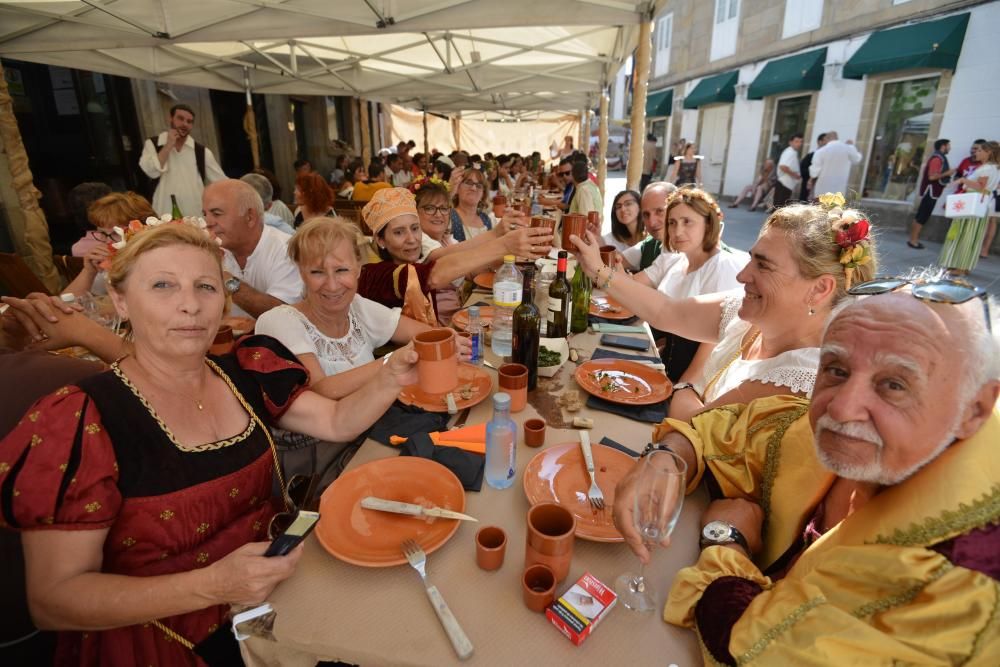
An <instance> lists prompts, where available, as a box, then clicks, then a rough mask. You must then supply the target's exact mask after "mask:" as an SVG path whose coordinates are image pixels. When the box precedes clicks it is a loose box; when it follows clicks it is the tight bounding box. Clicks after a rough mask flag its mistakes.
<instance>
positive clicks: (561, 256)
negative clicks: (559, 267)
mask: <svg viewBox="0 0 1000 667" xmlns="http://www.w3.org/2000/svg"><path fill="white" fill-rule="evenodd" d="M567 257H569V253H568V252H566V251H565V250H560V251H559V255H558V258H559V259H566V258H567Z"/></svg>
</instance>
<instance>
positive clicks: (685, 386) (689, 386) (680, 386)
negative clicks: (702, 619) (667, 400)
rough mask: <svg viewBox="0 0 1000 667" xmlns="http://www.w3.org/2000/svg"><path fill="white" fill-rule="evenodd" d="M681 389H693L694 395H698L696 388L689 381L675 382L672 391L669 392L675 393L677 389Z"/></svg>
mask: <svg viewBox="0 0 1000 667" xmlns="http://www.w3.org/2000/svg"><path fill="white" fill-rule="evenodd" d="M681 389H691V390H692V391H694V394H695V396H697V395H698V390H697V389H696V388H695V386H694V385H693V384H691V383H690V382H678V383H677V384H675V385H674V386H673V390H672V391H671V392H670V393H672V394H676V393H677V392H679V391H680V390H681Z"/></svg>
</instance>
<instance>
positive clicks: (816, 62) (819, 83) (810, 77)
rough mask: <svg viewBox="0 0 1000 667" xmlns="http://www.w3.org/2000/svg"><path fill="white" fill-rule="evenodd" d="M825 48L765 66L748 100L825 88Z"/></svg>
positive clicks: (751, 87) (748, 91)
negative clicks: (794, 91)
mask: <svg viewBox="0 0 1000 667" xmlns="http://www.w3.org/2000/svg"><path fill="white" fill-rule="evenodd" d="M825 62H826V47H825V46H824V47H823V48H822V49H816V50H815V51H807V52H806V53H799V54H796V55H794V56H788V57H787V58H781V59H780V60H772V61H771V62H769V63H768V64H766V65H764V69H762V70H761V72H760V74H758V75H757V78H756V79H754V80H753V83H751V84H750V88H749V89H748V90H747V97H748V98H749V99H751V100H759V99H761V98H762V97H766V96H767V95H777V94H778V93H787V92H790V91H793V90H819V89H820V88H822V87H823V63H825Z"/></svg>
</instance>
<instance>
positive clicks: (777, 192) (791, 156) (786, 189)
mask: <svg viewBox="0 0 1000 667" xmlns="http://www.w3.org/2000/svg"><path fill="white" fill-rule="evenodd" d="M801 149H802V135H801V134H793V135H792V138H791V139H789V140H788V146H786V147H785V150H783V151H782V152H781V157H780V158H779V159H778V182H777V183H775V184H774V208H781V207H782V206H784V205H785V204H787V203H788V200H789V199H790V198H791V196H792V192H794V191H795V190H796V188H798V187H799V181H801V180H802V175H801V174H800V173H799V172H800V171H801V169H800V168H799V151H800V150H801Z"/></svg>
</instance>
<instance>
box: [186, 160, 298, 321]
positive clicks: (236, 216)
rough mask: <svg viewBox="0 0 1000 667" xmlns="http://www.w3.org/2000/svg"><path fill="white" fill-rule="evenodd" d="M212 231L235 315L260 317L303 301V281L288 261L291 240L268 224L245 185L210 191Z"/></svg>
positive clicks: (206, 202)
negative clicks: (265, 313) (278, 307)
mask: <svg viewBox="0 0 1000 667" xmlns="http://www.w3.org/2000/svg"><path fill="white" fill-rule="evenodd" d="M202 202H203V203H202V205H203V207H204V213H205V221H206V222H207V223H208V231H209V232H211V233H212V235H213V236H215V238H217V239H218V240H219V243H220V245H221V246H222V248H223V253H224V256H223V259H222V268H223V271H224V274H223V278H224V279H225V286H226V291H227V292H228V293H229V294H230V295H231V296H232V298H233V313H232V314H234V315H238V316H242V315H250V316H251V317H260V315H261V313H263V312H266V311H268V310H270V309H271V308H274V307H275V306H278V305H281V304H282V303H295V302H297V301H300V300H301V299H302V291H303V286H302V277H301V275H300V274H299V269H298V267H297V266H296V265H295V263H294V262H292V260H291V259H290V258H289V257H288V239H289V238H291V237H290V236H289V235H288V234H286V233H284V232H282V231H279V230H277V229H275V228H274V227H271V226H269V225H265V224H264V203H263V201H261V198H260V195H259V194H257V191H256V190H254V189H253V188H252V187H251V186H250V185H249V184H247V183H244V182H243V181H237V180H232V179H227V180H224V181H219V182H218V183H212V184H211V185H209V186H208V187H206V188H205V194H204V196H203V197H202Z"/></svg>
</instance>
